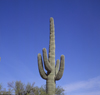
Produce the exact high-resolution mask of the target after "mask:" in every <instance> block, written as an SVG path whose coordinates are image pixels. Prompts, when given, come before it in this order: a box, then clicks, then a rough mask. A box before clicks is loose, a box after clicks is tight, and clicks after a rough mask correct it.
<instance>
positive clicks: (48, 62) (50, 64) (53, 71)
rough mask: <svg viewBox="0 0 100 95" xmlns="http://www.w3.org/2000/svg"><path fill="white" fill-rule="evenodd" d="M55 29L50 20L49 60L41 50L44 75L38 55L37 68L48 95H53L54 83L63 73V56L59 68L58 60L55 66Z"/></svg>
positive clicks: (44, 50) (39, 55)
mask: <svg viewBox="0 0 100 95" xmlns="http://www.w3.org/2000/svg"><path fill="white" fill-rule="evenodd" d="M54 33H55V29H54V20H53V18H52V17H51V18H50V42H49V56H48V57H49V58H47V52H46V49H45V48H43V59H44V66H45V69H46V70H47V73H45V71H44V69H43V63H42V56H41V54H40V53H39V54H38V68H39V73H40V75H41V77H42V78H43V79H45V80H46V93H47V94H49V95H55V86H56V84H55V82H56V80H60V79H61V77H62V75H63V71H64V64H65V63H64V55H61V58H60V67H59V59H58V60H57V61H56V66H55V34H54Z"/></svg>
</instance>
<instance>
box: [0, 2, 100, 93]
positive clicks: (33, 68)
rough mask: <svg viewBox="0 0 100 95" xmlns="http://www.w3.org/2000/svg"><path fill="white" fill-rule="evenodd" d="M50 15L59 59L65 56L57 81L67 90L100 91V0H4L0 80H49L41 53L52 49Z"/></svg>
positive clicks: (0, 15)
mask: <svg viewBox="0 0 100 95" xmlns="http://www.w3.org/2000/svg"><path fill="white" fill-rule="evenodd" d="M50 17H53V18H54V23H55V44H56V53H55V54H56V58H55V59H56V60H57V59H59V58H60V56H61V54H64V55H65V70H64V74H63V77H62V79H61V80H59V81H57V82H56V83H57V85H60V86H62V87H64V88H65V89H66V95H100V0H0V57H1V61H0V83H2V84H3V86H4V87H6V86H7V82H11V81H16V80H21V81H22V82H23V83H27V82H30V83H33V82H35V86H39V87H40V86H41V85H44V84H45V83H46V81H45V80H43V79H42V78H41V77H40V75H39V71H38V63H37V55H38V53H41V54H42V49H43V48H46V49H47V51H48V50H49V19H50Z"/></svg>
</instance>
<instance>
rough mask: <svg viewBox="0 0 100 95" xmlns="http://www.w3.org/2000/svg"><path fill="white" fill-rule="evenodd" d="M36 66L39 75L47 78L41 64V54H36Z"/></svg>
mask: <svg viewBox="0 0 100 95" xmlns="http://www.w3.org/2000/svg"><path fill="white" fill-rule="evenodd" d="M38 68H39V73H40V75H41V77H42V78H43V79H45V80H46V79H47V75H46V73H45V71H44V69H43V64H42V57H41V54H38Z"/></svg>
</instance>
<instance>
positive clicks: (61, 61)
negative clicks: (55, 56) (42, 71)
mask: <svg viewBox="0 0 100 95" xmlns="http://www.w3.org/2000/svg"><path fill="white" fill-rule="evenodd" d="M64 58H65V57H64V55H61V58H60V69H59V71H58V74H57V75H56V76H55V80H60V79H61V77H62V75H63V71H64V65H65V62H64Z"/></svg>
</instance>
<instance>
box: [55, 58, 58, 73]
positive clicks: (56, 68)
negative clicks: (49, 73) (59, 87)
mask: <svg viewBox="0 0 100 95" xmlns="http://www.w3.org/2000/svg"><path fill="white" fill-rule="evenodd" d="M58 70H59V59H58V60H57V61H56V67H55V75H57V73H58Z"/></svg>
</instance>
